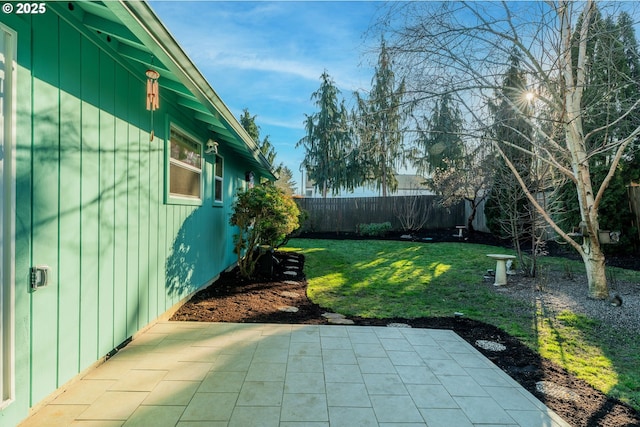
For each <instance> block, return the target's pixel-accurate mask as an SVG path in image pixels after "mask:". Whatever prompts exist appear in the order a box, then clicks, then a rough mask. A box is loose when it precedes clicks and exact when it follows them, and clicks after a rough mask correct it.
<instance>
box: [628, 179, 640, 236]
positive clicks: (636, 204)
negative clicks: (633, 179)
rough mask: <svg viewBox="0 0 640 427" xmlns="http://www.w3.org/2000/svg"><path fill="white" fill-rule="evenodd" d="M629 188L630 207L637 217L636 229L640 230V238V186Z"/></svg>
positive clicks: (639, 232)
mask: <svg viewBox="0 0 640 427" xmlns="http://www.w3.org/2000/svg"><path fill="white" fill-rule="evenodd" d="M627 188H628V189H629V205H631V211H632V212H633V213H634V215H635V216H636V227H637V228H638V236H640V185H637V184H632V185H630V186H629V187H627Z"/></svg>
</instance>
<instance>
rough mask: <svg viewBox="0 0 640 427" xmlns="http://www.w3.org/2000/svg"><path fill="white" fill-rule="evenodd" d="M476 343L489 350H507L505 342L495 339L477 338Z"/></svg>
mask: <svg viewBox="0 0 640 427" xmlns="http://www.w3.org/2000/svg"><path fill="white" fill-rule="evenodd" d="M476 345H477V346H478V347H480V348H482V349H485V350H489V351H505V350H506V349H507V347H505V346H504V345H503V344H500V343H499V342H495V341H487V340H477V341H476Z"/></svg>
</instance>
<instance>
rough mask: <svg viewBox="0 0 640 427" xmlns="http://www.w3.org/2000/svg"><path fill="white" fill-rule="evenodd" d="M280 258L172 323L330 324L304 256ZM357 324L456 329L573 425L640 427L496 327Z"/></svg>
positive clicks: (206, 296) (455, 322)
mask: <svg viewBox="0 0 640 427" xmlns="http://www.w3.org/2000/svg"><path fill="white" fill-rule="evenodd" d="M477 239H480V240H481V239H482V237H480V238H477ZM483 243H485V242H483ZM276 255H277V258H278V259H279V260H280V262H279V263H278V264H277V265H276V267H275V269H274V277H275V279H272V280H255V281H246V280H242V279H240V278H239V277H238V275H237V271H235V270H234V271H231V272H227V273H223V274H222V275H221V277H220V278H219V279H218V280H217V281H216V282H215V283H214V284H213V285H212V286H210V287H208V288H206V289H204V290H202V291H200V292H199V293H197V294H196V295H195V296H194V297H193V298H192V299H191V300H190V301H189V302H188V303H187V304H185V305H184V306H183V307H181V309H180V310H179V311H178V312H177V313H176V314H175V315H174V316H173V317H172V319H171V320H178V321H201V322H238V323H248V322H251V323H296V324H299V323H304V324H326V323H327V319H325V318H324V317H322V314H323V313H325V312H327V310H324V309H323V308H322V307H320V306H318V305H316V304H313V303H312V302H311V301H310V300H309V299H308V298H307V296H306V287H307V282H306V280H305V278H304V269H303V266H304V257H303V256H302V255H300V254H290V253H289V254H286V255H284V254H281V253H276ZM291 258H293V259H295V260H297V263H296V262H295V261H290V260H289V261H287V260H288V259H291ZM291 265H294V266H298V267H299V273H298V274H297V275H296V276H290V275H289V276H285V275H284V269H285V266H291ZM285 307H296V308H298V311H297V312H295V313H293V312H287V311H282V310H284V308H285ZM351 320H353V321H354V322H355V324H356V325H373V326H386V325H388V324H389V323H406V324H409V325H411V327H414V328H438V329H451V330H454V331H455V332H456V333H458V334H459V335H460V336H461V337H462V338H464V339H465V340H466V341H468V342H469V343H471V344H472V345H474V346H475V347H476V348H477V349H478V350H479V351H480V352H482V353H483V354H484V355H485V356H486V357H488V358H489V359H490V360H491V361H492V362H493V363H495V364H496V365H497V366H499V367H500V368H501V369H503V370H504V371H505V372H506V373H508V374H509V375H510V376H511V377H512V378H514V379H515V380H516V381H517V382H518V383H520V384H521V385H522V386H523V387H524V388H526V389H527V390H529V391H530V392H531V393H533V394H534V395H535V396H536V397H538V398H539V399H540V400H541V401H542V402H544V403H545V404H546V405H547V406H548V407H550V408H551V409H553V410H554V411H555V412H556V413H558V414H559V415H560V416H561V417H562V418H563V419H565V420H566V421H567V422H569V423H571V424H572V425H573V426H576V427H577V426H611V427H614V426H615V427H620V426H640V414H639V413H638V412H637V411H635V410H634V409H633V408H630V407H629V406H627V405H625V404H624V403H622V402H620V401H618V400H615V399H611V398H607V396H605V395H604V394H603V393H601V392H599V391H597V390H595V389H593V388H592V387H591V386H589V385H588V384H587V383H586V382H584V381H583V380H580V379H578V378H576V377H574V376H573V375H571V374H569V373H567V372H566V371H564V370H563V369H562V368H560V367H559V366H557V365H555V364H553V363H551V362H550V361H548V360H545V359H542V358H540V357H539V356H538V355H536V354H535V353H534V352H533V351H531V350H530V349H529V348H528V347H526V346H525V345H523V344H521V343H520V342H519V341H518V340H517V339H515V338H513V337H511V336H510V335H508V334H506V333H505V332H504V331H502V330H500V329H498V328H496V327H494V326H492V325H488V324H485V323H482V322H478V321H474V320H471V319H467V318H455V317H450V318H430V317H428V318H417V319H399V318H393V319H363V318H351ZM477 340H488V341H493V342H498V343H501V344H503V345H504V346H506V348H507V350H506V351H500V352H496V351H489V350H484V349H482V348H479V347H478V346H477V345H476V344H475V343H476V341H477ZM540 381H545V382H552V383H554V384H556V385H559V386H562V387H567V388H568V389H570V390H571V393H569V394H568V395H567V394H558V395H556V394H555V393H547V394H542V393H541V392H540V391H538V389H537V388H536V383H537V382H540Z"/></svg>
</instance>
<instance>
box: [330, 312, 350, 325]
mask: <svg viewBox="0 0 640 427" xmlns="http://www.w3.org/2000/svg"><path fill="white" fill-rule="evenodd" d="M322 317H324V318H325V319H327V322H329V323H331V324H333V325H353V324H354V322H353V320H351V319H347V318H346V317H345V316H344V315H343V314H339V313H323V314H322Z"/></svg>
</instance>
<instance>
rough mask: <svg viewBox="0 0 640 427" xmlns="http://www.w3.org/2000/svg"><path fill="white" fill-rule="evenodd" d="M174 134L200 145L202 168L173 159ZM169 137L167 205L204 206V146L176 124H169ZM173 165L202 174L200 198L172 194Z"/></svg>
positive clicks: (167, 148) (167, 145)
mask: <svg viewBox="0 0 640 427" xmlns="http://www.w3.org/2000/svg"><path fill="white" fill-rule="evenodd" d="M172 132H176V133H178V134H180V135H181V136H182V137H184V138H185V139H189V140H191V141H192V142H194V143H196V144H198V146H199V148H200V153H199V154H200V168H197V167H194V166H193V165H190V164H188V163H184V162H181V161H180V160H177V159H174V158H172V157H171V134H172ZM168 135H169V137H168V138H167V139H166V156H165V159H166V160H165V161H166V178H165V186H166V188H165V198H166V203H167V204H174V205H202V202H203V200H204V179H205V173H204V153H203V144H202V141H200V139H199V138H197V137H195V136H193V135H192V134H191V133H189V132H187V131H185V130H184V129H183V128H181V127H180V126H178V125H176V124H175V123H170V124H169V132H168ZM171 164H174V165H177V166H179V167H181V168H184V169H187V170H191V171H193V172H198V173H199V174H200V197H189V196H185V195H180V194H174V193H171Z"/></svg>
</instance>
